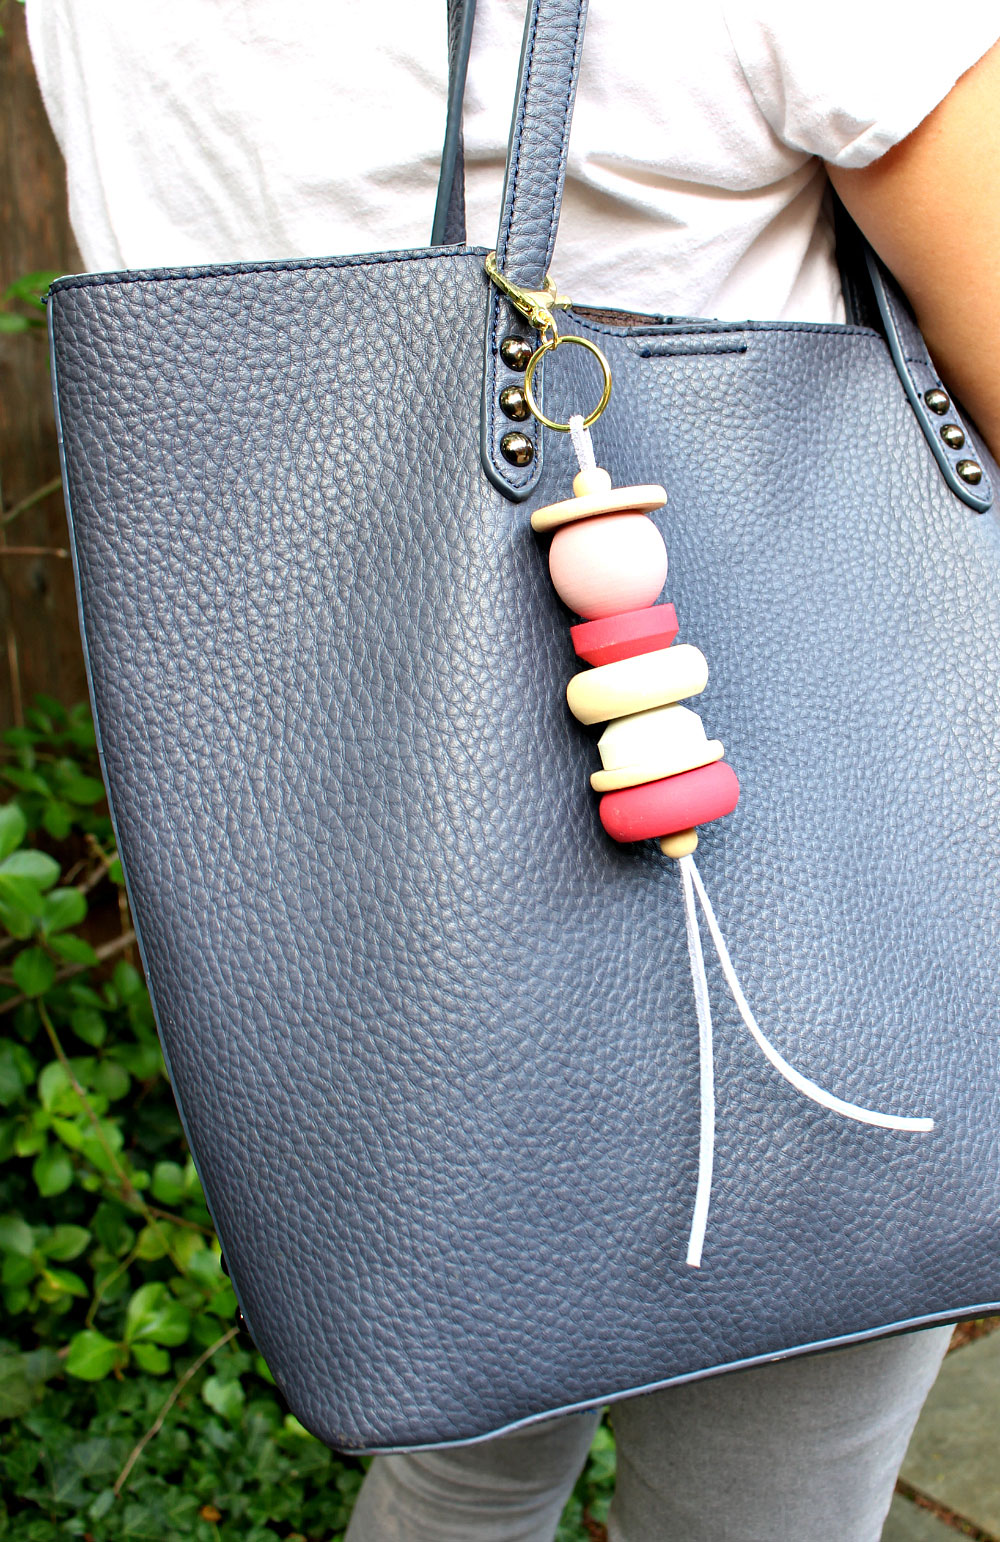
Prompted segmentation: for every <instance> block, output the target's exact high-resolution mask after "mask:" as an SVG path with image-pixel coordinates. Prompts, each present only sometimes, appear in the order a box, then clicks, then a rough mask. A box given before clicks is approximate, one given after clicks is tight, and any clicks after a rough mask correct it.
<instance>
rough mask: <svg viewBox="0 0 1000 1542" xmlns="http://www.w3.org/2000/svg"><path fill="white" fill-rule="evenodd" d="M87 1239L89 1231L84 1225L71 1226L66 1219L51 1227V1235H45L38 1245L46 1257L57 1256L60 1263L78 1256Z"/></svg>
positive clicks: (88, 1238)
mask: <svg viewBox="0 0 1000 1542" xmlns="http://www.w3.org/2000/svg"><path fill="white" fill-rule="evenodd" d="M89 1241H90V1232H89V1231H88V1230H87V1228H86V1227H85V1226H71V1225H70V1224H69V1222H68V1221H64V1222H62V1223H61V1224H60V1225H59V1226H55V1227H53V1229H52V1234H51V1236H49V1237H46V1238H45V1239H44V1240H43V1241H42V1243H41V1244H40V1246H41V1251H42V1252H43V1253H44V1254H45V1256H46V1258H57V1259H59V1261H60V1262H61V1263H66V1262H67V1261H68V1260H69V1259H71V1258H79V1256H80V1254H81V1253H82V1252H83V1250H84V1248H85V1247H86V1246H87V1244H88V1243H89Z"/></svg>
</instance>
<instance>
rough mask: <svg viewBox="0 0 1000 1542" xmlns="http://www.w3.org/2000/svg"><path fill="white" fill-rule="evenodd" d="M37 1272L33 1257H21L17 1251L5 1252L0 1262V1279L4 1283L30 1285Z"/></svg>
mask: <svg viewBox="0 0 1000 1542" xmlns="http://www.w3.org/2000/svg"><path fill="white" fill-rule="evenodd" d="M37 1273H38V1269H37V1268H36V1266H35V1260H34V1259H33V1258H22V1257H21V1255H20V1254H19V1253H5V1254H4V1259H3V1263H2V1264H0V1281H2V1282H3V1284H4V1285H30V1283H31V1281H32V1280H33V1279H34V1278H35V1275H36V1274H37Z"/></svg>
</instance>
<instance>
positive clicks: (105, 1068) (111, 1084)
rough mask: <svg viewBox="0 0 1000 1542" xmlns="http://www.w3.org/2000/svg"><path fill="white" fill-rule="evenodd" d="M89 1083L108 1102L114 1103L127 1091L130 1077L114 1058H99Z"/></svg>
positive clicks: (129, 1085)
mask: <svg viewBox="0 0 1000 1542" xmlns="http://www.w3.org/2000/svg"><path fill="white" fill-rule="evenodd" d="M90 1085H91V1086H92V1087H93V1088H95V1090H96V1091H97V1092H99V1093H100V1094H101V1096H102V1097H104V1098H107V1100H108V1102H109V1103H114V1102H116V1101H117V1099H118V1098H123V1097H124V1096H125V1094H126V1092H128V1089H129V1088H130V1087H131V1085H132V1078H131V1077H130V1076H129V1074H128V1072H127V1071H126V1069H125V1067H124V1066H122V1065H119V1064H118V1062H117V1061H116V1060H99V1061H98V1062H97V1065H96V1066H95V1067H94V1073H93V1075H92V1076H91V1078H90Z"/></svg>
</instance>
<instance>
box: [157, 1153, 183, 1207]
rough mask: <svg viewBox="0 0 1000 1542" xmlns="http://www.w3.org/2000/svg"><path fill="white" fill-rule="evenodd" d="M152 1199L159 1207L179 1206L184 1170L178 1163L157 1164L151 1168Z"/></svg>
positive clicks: (181, 1198) (181, 1197) (181, 1196)
mask: <svg viewBox="0 0 1000 1542" xmlns="http://www.w3.org/2000/svg"><path fill="white" fill-rule="evenodd" d="M153 1198H154V1199H156V1200H158V1201H159V1202H160V1204H161V1205H167V1206H173V1205H179V1204H180V1203H181V1201H182V1200H183V1198H184V1169H183V1167H181V1165H180V1163H179V1162H157V1164H156V1166H155V1167H154V1168H153Z"/></svg>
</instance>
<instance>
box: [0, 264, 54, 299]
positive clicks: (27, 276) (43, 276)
mask: <svg viewBox="0 0 1000 1542" xmlns="http://www.w3.org/2000/svg"><path fill="white" fill-rule="evenodd" d="M58 277H59V274H58V273H49V272H44V273H42V272H39V273H22V275H21V276H20V278H16V279H15V280H14V282H13V283H12V284H11V285H10V286H9V288H7V289H5V290H4V294H3V298H4V300H7V301H10V300H20V301H21V303H22V305H42V304H43V303H44V302H43V300H42V295H43V294H45V293H46V291H47V290H48V288H49V285H50V284H54V283H55V281H56V279H57V278H58Z"/></svg>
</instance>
